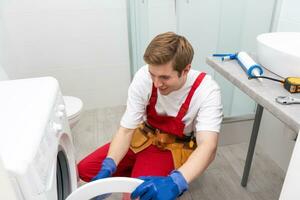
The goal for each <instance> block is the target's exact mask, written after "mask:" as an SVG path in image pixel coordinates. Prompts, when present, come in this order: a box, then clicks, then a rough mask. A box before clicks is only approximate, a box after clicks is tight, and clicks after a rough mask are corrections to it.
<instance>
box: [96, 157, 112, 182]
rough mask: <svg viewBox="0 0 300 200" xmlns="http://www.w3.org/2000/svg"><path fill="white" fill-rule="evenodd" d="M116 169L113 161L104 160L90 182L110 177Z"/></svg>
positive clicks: (109, 159)
mask: <svg viewBox="0 0 300 200" xmlns="http://www.w3.org/2000/svg"><path fill="white" fill-rule="evenodd" d="M116 169H117V166H116V163H115V161H114V160H113V159H111V158H105V159H104V160H103V162H102V166H101V170H100V171H99V172H98V174H97V175H96V176H95V177H94V178H92V180H91V181H95V180H98V179H102V178H107V177H111V175H112V174H113V173H114V172H115V171H116Z"/></svg>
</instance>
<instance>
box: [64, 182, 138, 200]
mask: <svg viewBox="0 0 300 200" xmlns="http://www.w3.org/2000/svg"><path fill="white" fill-rule="evenodd" d="M142 182H143V181H142V180H140V179H136V178H126V177H111V178H105V179H99V180H97V181H93V182H89V183H87V184H85V185H83V186H81V187H79V188H78V189H77V190H75V191H74V192H73V193H71V194H70V195H69V196H68V198H67V199H66V200H88V199H93V198H94V197H97V196H99V195H102V196H101V197H102V198H101V199H107V200H109V199H122V198H123V195H126V193H132V192H133V191H134V190H135V188H136V187H137V186H138V185H140V184H141V183H142ZM124 193H125V194H124ZM128 196H129V194H128ZM95 199H97V198H95Z"/></svg>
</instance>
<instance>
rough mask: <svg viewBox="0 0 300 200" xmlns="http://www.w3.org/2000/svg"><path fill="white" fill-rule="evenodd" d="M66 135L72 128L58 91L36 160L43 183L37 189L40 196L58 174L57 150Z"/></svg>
mask: <svg viewBox="0 0 300 200" xmlns="http://www.w3.org/2000/svg"><path fill="white" fill-rule="evenodd" d="M64 133H70V128H69V125H68V121H67V118H66V110H65V105H64V101H63V98H62V95H61V93H60V91H58V93H57V97H56V100H55V103H54V105H53V107H52V110H51V114H50V115H49V119H48V124H47V127H46V130H45V134H44V137H43V138H42V140H41V144H40V148H39V152H38V153H37V156H36V158H35V163H36V165H35V168H36V171H37V172H38V177H39V179H40V183H41V184H40V186H39V187H38V188H37V190H38V191H37V192H38V193H40V194H41V193H44V192H45V191H47V190H49V189H50V188H51V186H52V185H51V184H52V182H53V181H52V180H51V177H53V176H54V175H55V173H56V160H57V158H56V157H57V148H58V146H59V140H60V137H61V136H62V134H64ZM53 162H55V163H53Z"/></svg>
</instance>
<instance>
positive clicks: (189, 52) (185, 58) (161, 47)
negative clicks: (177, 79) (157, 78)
mask: <svg viewBox="0 0 300 200" xmlns="http://www.w3.org/2000/svg"><path fill="white" fill-rule="evenodd" d="M193 56H194V50H193V47H192V45H191V44H190V43H189V41H188V40H187V39H186V38H185V37H183V36H181V35H177V34H175V33H173V32H166V33H162V34H159V35H157V36H156V37H155V38H154V39H153V40H152V41H151V42H150V44H149V45H148V47H147V49H146V51H145V53H144V60H145V62H146V63H147V64H150V65H161V64H166V63H168V62H170V61H171V62H172V65H173V69H174V70H176V71H177V72H178V74H179V76H180V75H181V72H182V71H183V69H184V68H185V67H186V66H187V65H188V64H191V63H192V60H193Z"/></svg>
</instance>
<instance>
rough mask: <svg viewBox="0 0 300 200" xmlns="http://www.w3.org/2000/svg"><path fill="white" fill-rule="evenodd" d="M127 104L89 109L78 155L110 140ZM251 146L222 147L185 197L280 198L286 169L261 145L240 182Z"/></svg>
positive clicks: (77, 134) (76, 132) (79, 131)
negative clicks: (246, 177) (244, 182)
mask: <svg viewBox="0 0 300 200" xmlns="http://www.w3.org/2000/svg"><path fill="white" fill-rule="evenodd" d="M124 109H125V108H124V106H119V107H113V108H104V109H96V110H90V111H85V112H84V113H83V114H82V119H81V121H80V122H79V123H78V124H77V125H76V126H75V127H74V129H73V130H72V134H73V138H74V145H75V149H76V158H77V160H78V161H79V160H81V159H82V158H83V157H84V156H85V155H87V154H89V153H90V152H92V151H93V150H95V149H96V148H97V147H99V146H101V145H102V144H104V143H106V142H108V141H110V139H111V137H112V135H113V134H114V133H115V131H116V130H117V128H118V126H119V121H120V118H121V116H122V114H123V112H124ZM247 147H248V145H247V144H245V143H241V144H236V145H228V146H220V147H219V148H218V152H217V156H216V159H215V160H214V162H213V163H212V164H211V165H210V166H209V168H208V169H207V170H206V172H205V173H204V174H203V175H202V176H201V177H199V178H198V179H196V180H195V181H193V182H192V183H191V184H190V188H189V191H188V192H186V193H185V194H184V195H183V196H182V197H181V198H180V199H182V200H191V199H193V200H219V199H220V200H274V199H278V198H279V195H280V191H281V187H282V184H283V180H284V172H283V171H282V170H281V169H280V168H279V167H278V166H277V165H276V164H275V163H274V162H273V161H272V160H271V159H270V158H269V157H268V156H266V155H265V154H264V153H263V152H262V151H261V150H260V148H259V146H257V147H256V152H255V155H254V158H253V163H252V168H251V171H250V177H249V180H248V185H247V187H246V188H243V187H242V186H241V185H240V181H241V176H242V172H243V167H244V162H245V157H246V152H247Z"/></svg>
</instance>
